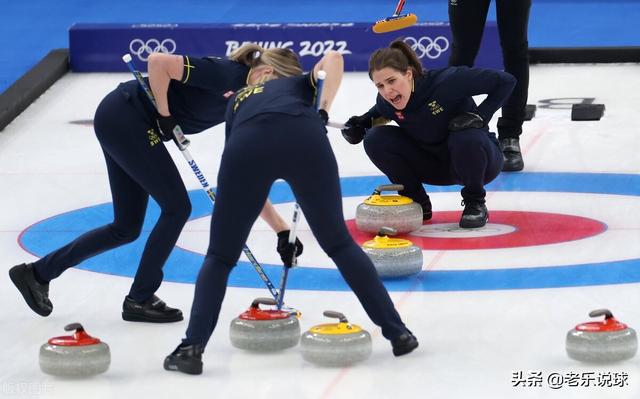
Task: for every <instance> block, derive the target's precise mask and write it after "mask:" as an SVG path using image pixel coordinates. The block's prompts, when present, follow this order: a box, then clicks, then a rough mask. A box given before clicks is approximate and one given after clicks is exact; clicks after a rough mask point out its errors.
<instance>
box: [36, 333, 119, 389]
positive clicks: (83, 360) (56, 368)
mask: <svg viewBox="0 0 640 399" xmlns="http://www.w3.org/2000/svg"><path fill="white" fill-rule="evenodd" d="M64 330H65V331H74V333H73V335H65V336H60V337H54V338H51V339H49V341H47V342H46V343H45V344H43V345H42V346H41V347H40V369H41V370H42V371H43V372H45V373H47V374H51V375H57V376H63V377H88V376H92V375H95V374H100V373H104V372H105V371H107V369H108V368H109V364H110V363H111V353H110V352H109V345H107V344H106V343H104V342H102V341H100V339H99V338H95V337H92V336H90V335H89V334H87V333H86V332H85V330H84V328H83V327H82V325H81V324H80V323H72V324H69V325H67V326H65V328H64Z"/></svg>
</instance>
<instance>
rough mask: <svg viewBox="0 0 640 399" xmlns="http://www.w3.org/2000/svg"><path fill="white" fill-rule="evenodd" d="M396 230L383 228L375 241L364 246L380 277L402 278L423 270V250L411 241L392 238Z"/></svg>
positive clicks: (370, 241) (367, 242) (363, 248)
mask: <svg viewBox="0 0 640 399" xmlns="http://www.w3.org/2000/svg"><path fill="white" fill-rule="evenodd" d="M395 234H396V229H393V228H390V227H382V228H381V229H380V231H379V232H378V235H377V236H375V237H374V239H373V240H369V241H366V242H365V243H363V244H362V250H363V251H364V253H366V254H367V255H368V256H369V258H371V261H372V262H373V265H374V266H375V267H376V270H378V274H379V275H380V277H402V276H409V275H411V274H415V273H419V272H420V271H421V270H422V249H421V248H418V247H417V246H415V245H413V243H412V242H411V241H409V240H404V239H402V238H392V237H389V236H390V235H395Z"/></svg>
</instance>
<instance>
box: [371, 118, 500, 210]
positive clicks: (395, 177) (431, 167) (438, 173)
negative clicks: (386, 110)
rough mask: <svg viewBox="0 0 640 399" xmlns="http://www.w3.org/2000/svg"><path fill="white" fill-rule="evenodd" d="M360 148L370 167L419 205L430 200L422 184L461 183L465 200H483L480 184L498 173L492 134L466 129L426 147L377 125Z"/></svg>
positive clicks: (400, 132)
mask: <svg viewBox="0 0 640 399" xmlns="http://www.w3.org/2000/svg"><path fill="white" fill-rule="evenodd" d="M364 148H365V151H366V152H367V155H368V156H369V158H370V159H371V161H373V163H374V164H375V165H376V166H377V167H378V169H380V170H381V171H382V173H384V174H385V175H386V176H387V177H388V178H389V180H391V182H392V183H394V184H402V185H404V190H403V191H401V192H400V194H401V195H405V196H407V197H409V198H411V199H413V200H414V201H415V202H417V203H419V204H425V203H426V202H428V201H429V197H428V196H427V193H426V191H425V189H424V187H423V186H422V183H426V184H431V185H436V186H449V185H453V184H460V185H462V186H463V188H462V198H463V199H464V200H465V201H484V197H485V194H486V192H485V189H484V186H485V184H487V183H489V182H491V181H492V180H493V179H495V178H496V176H498V174H499V173H500V170H501V169H502V162H503V158H502V152H500V148H499V146H498V141H497V140H496V138H495V135H494V134H493V133H487V132H486V131H485V130H480V129H466V130H462V131H459V132H455V133H450V134H449V136H448V139H447V141H446V142H444V143H442V144H440V145H432V146H427V145H424V144H422V143H420V142H418V141H416V140H414V139H413V138H411V137H409V135H407V134H406V133H405V132H404V130H403V129H402V128H400V127H397V126H376V127H374V128H372V129H370V130H369V131H368V132H367V134H366V136H365V138H364Z"/></svg>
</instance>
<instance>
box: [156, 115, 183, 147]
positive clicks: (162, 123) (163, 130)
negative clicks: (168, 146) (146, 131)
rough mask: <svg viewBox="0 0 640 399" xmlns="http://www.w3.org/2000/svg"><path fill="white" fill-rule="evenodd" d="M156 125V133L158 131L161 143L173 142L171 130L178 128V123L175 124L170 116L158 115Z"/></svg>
mask: <svg viewBox="0 0 640 399" xmlns="http://www.w3.org/2000/svg"><path fill="white" fill-rule="evenodd" d="M156 123H157V125H158V131H160V138H161V139H162V141H171V140H173V129H175V127H176V126H178V122H176V120H175V118H174V117H173V116H172V115H169V116H162V115H158V118H157V119H156Z"/></svg>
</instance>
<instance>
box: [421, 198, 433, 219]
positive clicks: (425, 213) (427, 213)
mask: <svg viewBox="0 0 640 399" xmlns="http://www.w3.org/2000/svg"><path fill="white" fill-rule="evenodd" d="M420 206H421V207H422V220H423V221H427V220H431V217H432V216H433V212H432V211H431V200H430V199H429V197H427V202H425V203H422V204H420Z"/></svg>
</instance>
